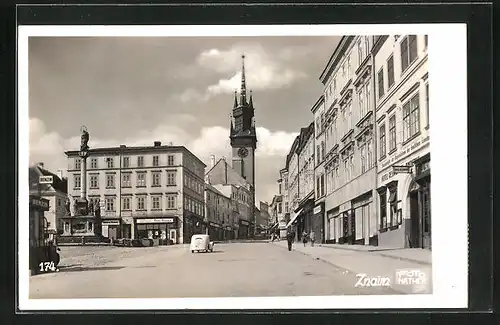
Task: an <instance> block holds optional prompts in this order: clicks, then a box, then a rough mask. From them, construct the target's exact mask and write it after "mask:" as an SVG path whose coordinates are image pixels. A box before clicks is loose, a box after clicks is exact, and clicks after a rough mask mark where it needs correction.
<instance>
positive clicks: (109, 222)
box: [102, 220, 120, 226]
mask: <svg viewBox="0 0 500 325" xmlns="http://www.w3.org/2000/svg"><path fill="white" fill-rule="evenodd" d="M102 225H103V226H106V225H108V226H118V225H120V220H103V221H102Z"/></svg>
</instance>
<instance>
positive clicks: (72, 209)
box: [67, 194, 76, 217]
mask: <svg viewBox="0 0 500 325" xmlns="http://www.w3.org/2000/svg"><path fill="white" fill-rule="evenodd" d="M67 204H68V205H69V214H70V216H72V217H73V216H75V212H76V201H75V200H74V199H73V197H72V196H71V195H69V194H68V201H67Z"/></svg>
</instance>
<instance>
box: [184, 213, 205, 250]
mask: <svg viewBox="0 0 500 325" xmlns="http://www.w3.org/2000/svg"><path fill="white" fill-rule="evenodd" d="M206 231H207V224H206V222H205V221H204V220H203V217H201V216H198V215H196V214H193V213H191V212H189V211H184V236H183V241H184V244H189V243H190V242H191V237H192V236H193V235H196V234H206Z"/></svg>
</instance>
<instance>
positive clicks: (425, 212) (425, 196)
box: [421, 184, 432, 249]
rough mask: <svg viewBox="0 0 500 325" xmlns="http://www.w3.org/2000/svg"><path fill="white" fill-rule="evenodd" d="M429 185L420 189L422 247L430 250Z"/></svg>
mask: <svg viewBox="0 0 500 325" xmlns="http://www.w3.org/2000/svg"><path fill="white" fill-rule="evenodd" d="M429 185H430V184H426V185H425V186H423V187H422V192H421V200H422V202H421V206H422V247H423V248H429V249H430V248H431V247H432V241H431V189H430V186H429Z"/></svg>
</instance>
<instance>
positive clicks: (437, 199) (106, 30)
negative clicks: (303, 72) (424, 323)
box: [17, 24, 468, 311]
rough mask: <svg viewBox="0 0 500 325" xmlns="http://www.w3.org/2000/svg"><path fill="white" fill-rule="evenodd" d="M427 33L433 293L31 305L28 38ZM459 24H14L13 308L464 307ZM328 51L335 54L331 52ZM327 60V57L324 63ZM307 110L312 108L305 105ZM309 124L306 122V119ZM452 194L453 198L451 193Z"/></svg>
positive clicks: (463, 101) (462, 44) (462, 30)
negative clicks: (15, 235)
mask: <svg viewBox="0 0 500 325" xmlns="http://www.w3.org/2000/svg"><path fill="white" fill-rule="evenodd" d="M387 34H388V35H394V34H428V35H429V46H428V53H429V67H430V68H429V80H430V83H429V87H430V93H432V95H431V96H430V105H431V106H432V107H433V109H432V110H431V113H430V114H431V117H430V120H431V121H432V122H431V124H432V129H433V130H438V131H436V132H433V133H432V136H431V142H430V143H431V144H430V146H431V152H432V154H431V155H432V174H433V175H432V178H433V180H432V184H431V186H432V214H433V219H432V221H431V222H432V231H433V232H432V242H433V248H432V262H433V263H432V266H433V294H432V295H384V296H326V297H325V296H321V297H251V298H250V297H249V298H169V299H63V300H60V299H29V282H30V275H29V259H28V252H29V240H28V239H29V230H28V229H29V221H28V215H29V204H28V197H29V195H28V194H29V189H28V184H29V183H28V168H27V167H28V165H29V135H28V134H29V132H28V127H29V114H28V107H29V103H28V38H29V37H30V36H47V37H50V36H58V37H62V36H66V37H73V36H115V37H128V36H136V37H138V36H147V37H155V36H156V37H158V36H176V37H188V36H327V35H331V36H340V35H387ZM466 36H467V34H466V25H465V24H394V25H389V24H387V25H349V24H348V25H271V26H270V25H254V26H244V25H239V26H226V25H225V26H216V25H210V26H201V25H200V26H195V25H193V26H97V25H93V26H19V29H18V62H17V64H18V132H19V134H18V140H19V147H18V159H19V160H18V164H19V165H18V177H19V178H18V181H19V188H18V191H19V192H18V208H19V209H18V211H19V218H18V240H19V241H18V244H19V253H18V257H19V264H18V272H19V309H20V310H22V311H25V310H101V309H110V310H128V309H132V310H134V309H168V310H171V309H178V310H183V309H221V310H227V309H364V308H466V307H467V305H468V237H467V229H468V226H467V224H468V222H467V78H466V77H467V44H466V39H467V38H466ZM332 50H333V48H332ZM326 59H327V58H325V60H326ZM311 104H312V103H311ZM311 118H312V117H311ZM450 192H452V193H450Z"/></svg>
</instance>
